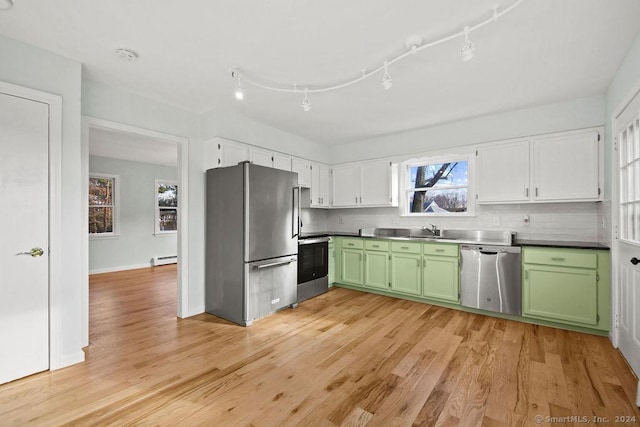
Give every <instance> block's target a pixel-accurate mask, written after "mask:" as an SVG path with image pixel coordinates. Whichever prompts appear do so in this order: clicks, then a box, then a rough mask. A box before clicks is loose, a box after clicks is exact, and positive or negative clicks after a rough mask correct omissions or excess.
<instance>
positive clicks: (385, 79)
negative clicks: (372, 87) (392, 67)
mask: <svg viewBox="0 0 640 427" xmlns="http://www.w3.org/2000/svg"><path fill="white" fill-rule="evenodd" d="M388 67H389V64H387V63H386V62H385V63H384V75H383V76H382V87H383V88H384V90H389V88H391V86H393V81H392V80H391V74H389V69H388Z"/></svg>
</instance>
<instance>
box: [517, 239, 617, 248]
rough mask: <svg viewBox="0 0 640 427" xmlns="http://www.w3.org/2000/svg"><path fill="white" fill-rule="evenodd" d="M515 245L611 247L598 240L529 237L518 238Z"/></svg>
mask: <svg viewBox="0 0 640 427" xmlns="http://www.w3.org/2000/svg"><path fill="white" fill-rule="evenodd" d="M513 244H514V245H515V246H539V247H551V248H570V249H602V250H607V251H608V250H609V247H608V246H606V245H603V244H602V243H596V242H571V241H569V242H564V241H562V242H561V241H557V240H528V239H516V240H515V242H513Z"/></svg>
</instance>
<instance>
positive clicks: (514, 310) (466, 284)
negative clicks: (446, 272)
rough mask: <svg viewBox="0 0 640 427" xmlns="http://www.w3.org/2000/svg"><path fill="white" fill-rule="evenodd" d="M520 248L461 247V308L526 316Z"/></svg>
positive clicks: (492, 246) (491, 246)
mask: <svg viewBox="0 0 640 427" xmlns="http://www.w3.org/2000/svg"><path fill="white" fill-rule="evenodd" d="M521 252H522V250H521V248H520V247H519V246H494V245H481V244H480V245H460V258H461V266H460V304H461V305H463V306H465V307H473V308H479V309H482V310H488V311H495V312H499V313H507V314H515V315H518V316H519V315H521V314H522V281H521V279H522V273H521V269H522V264H521V257H522V254H521Z"/></svg>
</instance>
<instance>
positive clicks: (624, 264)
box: [614, 95, 640, 405]
mask: <svg viewBox="0 0 640 427" xmlns="http://www.w3.org/2000/svg"><path fill="white" fill-rule="evenodd" d="M615 125H616V132H617V147H618V167H617V168H615V169H616V171H617V175H618V182H617V183H618V202H617V203H616V205H615V206H616V208H617V209H616V211H617V218H618V226H617V227H618V229H617V233H616V234H617V239H615V241H614V251H615V257H614V259H616V260H617V262H616V271H615V273H616V274H615V277H614V296H615V301H616V313H617V316H616V319H615V320H616V321H615V324H616V326H617V327H616V330H615V332H616V333H617V343H618V347H619V348H620V351H621V352H622V354H623V355H624V357H625V358H626V359H627V361H628V362H629V365H630V366H631V368H632V369H633V371H634V372H635V373H636V375H638V376H640V95H636V96H635V98H634V99H633V101H632V102H631V103H630V104H628V105H627V107H626V108H625V109H624V111H622V113H621V114H620V115H619V116H618V117H617V119H616V122H615ZM639 398H640V395H639ZM638 404H639V405H640V402H638Z"/></svg>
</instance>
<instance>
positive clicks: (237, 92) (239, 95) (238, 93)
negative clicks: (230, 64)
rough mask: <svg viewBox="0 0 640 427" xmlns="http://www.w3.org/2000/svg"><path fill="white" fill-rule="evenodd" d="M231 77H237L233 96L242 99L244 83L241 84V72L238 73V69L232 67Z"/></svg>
mask: <svg viewBox="0 0 640 427" xmlns="http://www.w3.org/2000/svg"><path fill="white" fill-rule="evenodd" d="M231 77H233V78H235V79H238V85H237V86H236V90H235V91H234V92H233V96H235V97H236V99H237V100H238V101H242V100H243V99H244V85H243V84H242V74H240V71H238V69H237V68H232V69H231Z"/></svg>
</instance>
